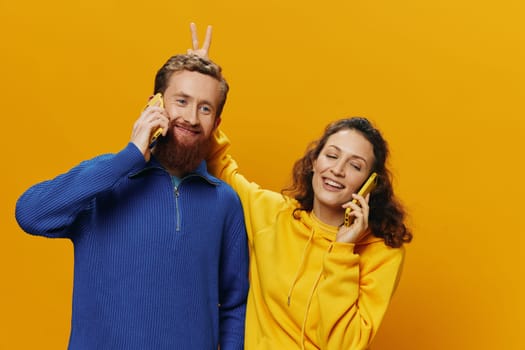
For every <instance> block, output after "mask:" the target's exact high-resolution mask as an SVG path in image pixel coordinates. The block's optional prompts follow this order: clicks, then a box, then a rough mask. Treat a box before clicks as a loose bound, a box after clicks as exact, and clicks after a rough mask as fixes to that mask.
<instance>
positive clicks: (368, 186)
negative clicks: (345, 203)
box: [344, 172, 377, 226]
mask: <svg viewBox="0 0 525 350" xmlns="http://www.w3.org/2000/svg"><path fill="white" fill-rule="evenodd" d="M376 184H377V173H375V172H373V173H372V174H370V176H369V177H368V179H367V180H366V181H365V183H364V184H363V186H361V188H360V189H359V192H357V194H358V195H360V196H363V197H366V195H367V194H369V193H370V192H372V191H373V190H374V188H375V187H376ZM352 203H356V204H357V199H354V200H353V201H352ZM351 211H352V208H346V209H345V221H344V225H345V226H350V225H351V224H352V221H353V220H352V217H350V212H351Z"/></svg>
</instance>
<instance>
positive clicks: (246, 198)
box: [206, 129, 288, 242]
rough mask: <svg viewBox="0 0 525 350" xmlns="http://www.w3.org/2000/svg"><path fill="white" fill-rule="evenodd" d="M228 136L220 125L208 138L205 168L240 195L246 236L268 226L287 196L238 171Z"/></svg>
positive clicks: (281, 207)
mask: <svg viewBox="0 0 525 350" xmlns="http://www.w3.org/2000/svg"><path fill="white" fill-rule="evenodd" d="M229 148H230V140H229V139H228V137H227V136H226V135H225V134H224V133H223V132H222V131H221V130H219V129H217V130H216V131H215V133H214V134H213V136H212V140H211V148H210V152H209V155H208V158H207V160H206V162H207V166H208V171H209V172H210V173H211V174H212V175H214V176H216V177H218V178H220V179H221V180H223V181H225V182H226V183H228V184H229V185H230V186H232V187H233V189H234V190H235V191H236V192H237V194H238V195H239V197H240V199H241V202H242V206H243V210H244V216H245V221H246V229H247V233H248V239H249V240H250V242H253V241H252V237H253V234H254V233H255V232H258V231H259V230H261V229H262V228H265V227H267V226H269V225H270V224H271V223H273V222H274V221H275V219H276V216H277V215H276V213H278V212H279V211H281V210H282V209H284V208H285V207H286V204H287V202H288V199H286V198H285V197H284V196H283V195H282V194H280V193H277V192H273V191H269V190H264V189H262V188H261V187H260V186H259V185H258V184H256V183H254V182H250V181H248V180H247V179H246V178H245V177H244V176H243V175H241V174H239V171H238V169H239V167H238V165H237V163H236V162H235V160H234V159H233V158H232V156H231V155H230V154H229V153H228V152H229Z"/></svg>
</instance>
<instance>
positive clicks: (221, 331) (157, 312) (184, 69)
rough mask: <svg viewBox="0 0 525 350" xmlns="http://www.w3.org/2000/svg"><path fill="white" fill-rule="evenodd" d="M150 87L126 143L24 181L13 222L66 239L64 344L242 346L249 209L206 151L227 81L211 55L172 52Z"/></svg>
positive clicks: (225, 348)
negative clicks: (68, 306)
mask: <svg viewBox="0 0 525 350" xmlns="http://www.w3.org/2000/svg"><path fill="white" fill-rule="evenodd" d="M154 92H155V93H161V94H162V96H163V99H162V101H163V103H162V106H161V105H160V104H158V105H153V106H149V107H147V108H146V109H145V110H144V111H143V112H142V114H141V115H140V117H139V118H138V119H137V121H136V122H135V124H134V127H133V131H132V135H131V140H130V142H129V143H128V144H127V146H126V147H125V148H124V149H123V150H121V151H120V152H118V153H116V154H105V155H101V156H98V157H96V158H94V159H91V160H87V161H84V162H82V163H80V164H79V165H77V166H76V167H74V168H72V169H71V170H70V171H68V172H66V173H64V174H62V175H59V176H57V177H56V178H54V179H52V180H49V181H44V182H41V183H39V184H36V185H34V186H32V187H30V188H29V189H28V190H27V191H26V192H25V193H24V194H23V195H22V196H21V197H20V198H19V199H18V202H17V207H16V218H17V221H18V223H19V225H20V226H21V227H22V229H23V230H24V231H26V232H28V233H31V234H35V235H41V236H46V237H58V238H67V239H70V240H71V241H72V242H73V247H74V254H75V266H74V282H73V311H72V320H71V333H70V339H69V349H72V350H75V349H137V350H144V349H156V350H157V349H209V350H217V349H218V348H220V349H221V350H230V349H242V348H243V341H244V318H245V303H246V296H247V291H248V250H247V242H246V231H245V224H244V217H243V214H242V208H241V205H240V201H239V199H238V197H237V195H236V193H235V192H234V191H233V190H232V189H231V187H229V186H228V185H226V184H225V183H224V182H222V181H220V180H218V179H217V178H215V177H213V176H211V175H210V174H209V173H208V172H207V169H206V163H205V161H204V160H203V159H204V158H205V155H206V153H207V149H208V145H209V141H210V136H211V135H212V133H213V131H214V130H215V129H216V128H217V126H218V125H219V123H220V116H221V112H222V109H223V106H224V103H225V101H226V96H227V93H228V84H227V83H226V81H225V79H224V78H223V76H222V73H221V68H220V67H219V66H217V65H216V64H215V63H213V62H212V61H210V60H209V59H207V58H204V57H199V56H198V55H193V54H187V55H176V56H173V57H171V58H170V59H169V60H168V61H167V62H166V64H164V66H163V67H162V68H161V69H160V70H159V71H158V73H157V75H156V78H155V88H154ZM159 128H160V129H161V130H162V136H161V137H160V138H159V139H158V140H157V143H156V144H155V146H154V147H151V136H152V135H153V134H154V133H155V131H157V130H159Z"/></svg>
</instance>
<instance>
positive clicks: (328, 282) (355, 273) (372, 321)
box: [317, 241, 404, 350]
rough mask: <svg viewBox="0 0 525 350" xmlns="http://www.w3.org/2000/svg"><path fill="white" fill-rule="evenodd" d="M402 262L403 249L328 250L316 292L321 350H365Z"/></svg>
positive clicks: (341, 247)
mask: <svg viewBox="0 0 525 350" xmlns="http://www.w3.org/2000/svg"><path fill="white" fill-rule="evenodd" d="M358 250H359V253H356V251H358ZM403 259H404V248H391V247H388V246H386V245H385V244H384V242H382V241H379V242H374V243H370V244H366V245H364V246H355V245H354V244H346V243H337V242H336V243H334V244H333V246H332V247H331V249H330V251H329V252H327V253H326V255H325V258H324V262H323V275H322V277H321V280H320V281H319V287H318V292H317V297H318V301H319V309H320V310H319V312H320V326H319V328H318V339H319V342H320V345H321V348H322V349H325V350H332V349H333V350H336V349H351V350H359V349H367V347H368V346H369V345H370V343H371V342H372V339H373V338H374V336H375V334H376V332H377V329H378V327H379V325H380V323H381V321H382V320H383V316H384V314H385V312H386V310H387V308H388V305H389V304H390V300H391V297H392V294H393V293H394V290H395V288H396V286H397V283H398V281H399V277H400V273H401V269H402V264H403Z"/></svg>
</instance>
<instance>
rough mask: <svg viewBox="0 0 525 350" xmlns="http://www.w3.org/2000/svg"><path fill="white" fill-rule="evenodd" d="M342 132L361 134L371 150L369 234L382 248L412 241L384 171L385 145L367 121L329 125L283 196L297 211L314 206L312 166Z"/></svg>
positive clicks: (299, 164)
mask: <svg viewBox="0 0 525 350" xmlns="http://www.w3.org/2000/svg"><path fill="white" fill-rule="evenodd" d="M344 129H351V130H356V131H358V132H360V133H361V134H362V135H363V136H364V137H365V138H366V139H367V140H368V141H369V142H370V143H371V144H372V146H373V148H374V158H375V161H374V164H373V166H372V171H375V172H376V173H377V174H378V177H377V186H376V188H375V189H374V190H373V191H372V193H371V194H370V202H369V206H370V217H369V220H368V222H369V226H370V230H371V231H372V234H373V235H374V236H376V237H380V238H383V239H384V240H385V244H386V245H388V246H390V247H394V248H398V247H401V246H402V245H403V244H404V243H408V242H410V241H411V240H412V233H411V232H410V230H409V229H408V228H407V227H406V226H405V224H404V219H405V211H404V209H403V207H402V205H401V204H400V203H399V202H398V200H397V199H396V198H395V196H394V190H393V188H392V174H391V173H390V171H389V170H388V169H387V168H386V160H387V157H388V154H389V151H388V144H387V142H386V141H385V140H384V139H383V136H382V135H381V133H380V132H379V130H377V129H376V128H375V127H374V126H373V125H372V124H371V123H370V121H368V119H366V118H361V117H353V118H348V119H341V120H339V121H336V122H333V123H331V124H329V125H328V126H327V127H326V129H325V132H324V134H323V136H322V137H321V138H320V139H319V140H317V141H314V142H312V143H311V144H310V145H309V146H308V148H307V151H306V153H305V155H304V156H303V157H302V158H301V159H299V160H297V161H296V162H295V164H294V166H293V173H292V184H291V186H290V187H288V188H285V189H284V190H283V193H284V194H289V195H290V196H291V197H294V198H295V199H296V200H297V201H298V202H299V204H300V207H299V208H298V209H296V210H305V211H311V210H312V209H313V203H314V190H313V186H312V177H313V162H314V160H316V159H317V157H318V156H319V153H320V152H321V150H322V149H323V147H324V146H325V144H326V142H327V140H328V138H329V137H330V136H331V135H333V134H335V133H337V132H339V131H341V130H344Z"/></svg>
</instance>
